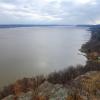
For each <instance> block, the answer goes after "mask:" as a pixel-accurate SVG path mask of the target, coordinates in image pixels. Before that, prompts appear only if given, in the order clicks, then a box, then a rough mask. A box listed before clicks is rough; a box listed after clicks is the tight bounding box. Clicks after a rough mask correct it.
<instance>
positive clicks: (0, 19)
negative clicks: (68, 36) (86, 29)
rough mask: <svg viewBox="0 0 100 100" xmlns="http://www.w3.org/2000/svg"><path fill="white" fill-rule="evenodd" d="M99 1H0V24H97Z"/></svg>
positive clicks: (99, 17)
mask: <svg viewBox="0 0 100 100" xmlns="http://www.w3.org/2000/svg"><path fill="white" fill-rule="evenodd" d="M99 23H100V0H0V24H99Z"/></svg>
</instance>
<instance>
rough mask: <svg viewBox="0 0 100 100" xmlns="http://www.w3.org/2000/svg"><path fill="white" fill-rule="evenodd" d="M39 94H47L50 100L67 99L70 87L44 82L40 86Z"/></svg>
mask: <svg viewBox="0 0 100 100" xmlns="http://www.w3.org/2000/svg"><path fill="white" fill-rule="evenodd" d="M39 95H40V96H46V97H48V98H49V100H65V98H66V97H67V95H68V89H66V88H65V87H63V86H62V85H59V84H56V85H54V84H51V83H49V82H47V81H46V82H45V83H43V84H42V85H41V86H40V87H39Z"/></svg>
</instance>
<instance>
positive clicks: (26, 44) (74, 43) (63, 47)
mask: <svg viewBox="0 0 100 100" xmlns="http://www.w3.org/2000/svg"><path fill="white" fill-rule="evenodd" d="M88 39H89V31H87V28H80V27H66V26H63V27H61V26H49V27H46V26H45V27H22V28H3V29H2V28H1V29H0V87H2V86H5V85H8V84H9V83H13V82H14V81H15V80H17V79H21V78H23V77H32V76H34V75H39V74H49V73H50V72H53V71H58V70H61V69H64V68H67V67H69V66H70V65H74V66H76V65H77V64H82V65H85V63H86V58H85V57H84V56H82V55H81V52H80V51H79V49H80V48H81V46H82V44H84V43H85V42H86V41H87V40H88Z"/></svg>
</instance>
